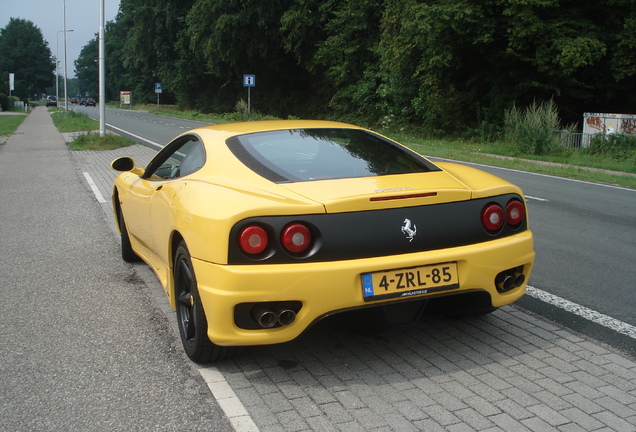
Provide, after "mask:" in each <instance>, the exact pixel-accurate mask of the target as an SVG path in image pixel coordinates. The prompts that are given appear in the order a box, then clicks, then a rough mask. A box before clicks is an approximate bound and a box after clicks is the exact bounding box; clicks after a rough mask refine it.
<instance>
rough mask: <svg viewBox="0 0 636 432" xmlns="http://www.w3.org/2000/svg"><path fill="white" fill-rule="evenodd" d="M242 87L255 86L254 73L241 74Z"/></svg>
mask: <svg viewBox="0 0 636 432" xmlns="http://www.w3.org/2000/svg"><path fill="white" fill-rule="evenodd" d="M243 86H244V87H256V75H243Z"/></svg>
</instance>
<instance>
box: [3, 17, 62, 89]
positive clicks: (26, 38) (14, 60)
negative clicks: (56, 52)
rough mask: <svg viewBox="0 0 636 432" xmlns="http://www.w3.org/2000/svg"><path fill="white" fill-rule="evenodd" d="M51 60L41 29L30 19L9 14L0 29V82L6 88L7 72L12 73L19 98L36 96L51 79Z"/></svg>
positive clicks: (7, 83)
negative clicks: (12, 16) (9, 16)
mask: <svg viewBox="0 0 636 432" xmlns="http://www.w3.org/2000/svg"><path fill="white" fill-rule="evenodd" d="M54 69H55V62H54V61H53V59H52V57H51V50H50V49H49V46H48V43H47V42H46V41H45V40H44V37H43V36H42V31H41V30H40V29H39V28H38V27H36V26H35V24H33V23H32V22H31V21H27V20H24V19H19V18H10V19H9V24H7V26H6V27H4V28H3V29H0V73H1V74H2V75H1V76H0V85H1V86H2V89H3V90H4V89H7V91H8V89H9V82H8V78H9V73H13V74H15V90H14V91H13V94H14V95H16V96H19V97H20V98H22V99H26V98H27V97H28V98H38V99H39V95H40V94H41V93H42V92H44V90H45V88H46V87H48V86H50V85H51V83H55V76H54V75H53V71H54Z"/></svg>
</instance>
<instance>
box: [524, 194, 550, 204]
mask: <svg viewBox="0 0 636 432" xmlns="http://www.w3.org/2000/svg"><path fill="white" fill-rule="evenodd" d="M524 196H525V197H526V199H529V200H535V201H543V202H548V201H550V200H547V199H545V198H539V197H535V196H532V195H524Z"/></svg>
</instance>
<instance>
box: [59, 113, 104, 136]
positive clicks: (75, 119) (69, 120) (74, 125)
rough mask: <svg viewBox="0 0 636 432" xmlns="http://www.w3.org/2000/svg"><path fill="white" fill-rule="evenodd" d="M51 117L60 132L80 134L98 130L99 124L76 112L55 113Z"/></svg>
mask: <svg viewBox="0 0 636 432" xmlns="http://www.w3.org/2000/svg"><path fill="white" fill-rule="evenodd" d="M51 117H52V118H53V123H54V124H55V126H56V127H57V129H58V130H59V131H60V132H80V131H92V130H97V129H99V122H98V121H97V120H93V119H91V118H90V117H88V116H87V115H85V114H81V113H78V112H76V111H57V112H54V113H53V114H52V115H51Z"/></svg>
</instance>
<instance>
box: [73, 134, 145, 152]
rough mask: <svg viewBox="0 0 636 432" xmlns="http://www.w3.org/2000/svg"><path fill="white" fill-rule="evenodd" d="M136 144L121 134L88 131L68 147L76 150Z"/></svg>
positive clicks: (104, 148)
mask: <svg viewBox="0 0 636 432" xmlns="http://www.w3.org/2000/svg"><path fill="white" fill-rule="evenodd" d="M133 144H135V143H134V141H131V140H129V139H128V138H124V137H122V136H119V135H113V134H105V135H104V136H103V137H100V136H99V133H88V134H84V135H80V136H78V137H77V138H76V139H75V140H74V141H73V142H72V143H70V144H69V145H68V148H69V149H71V150H74V151H82V150H115V149H118V148H121V147H127V146H130V145H133Z"/></svg>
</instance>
